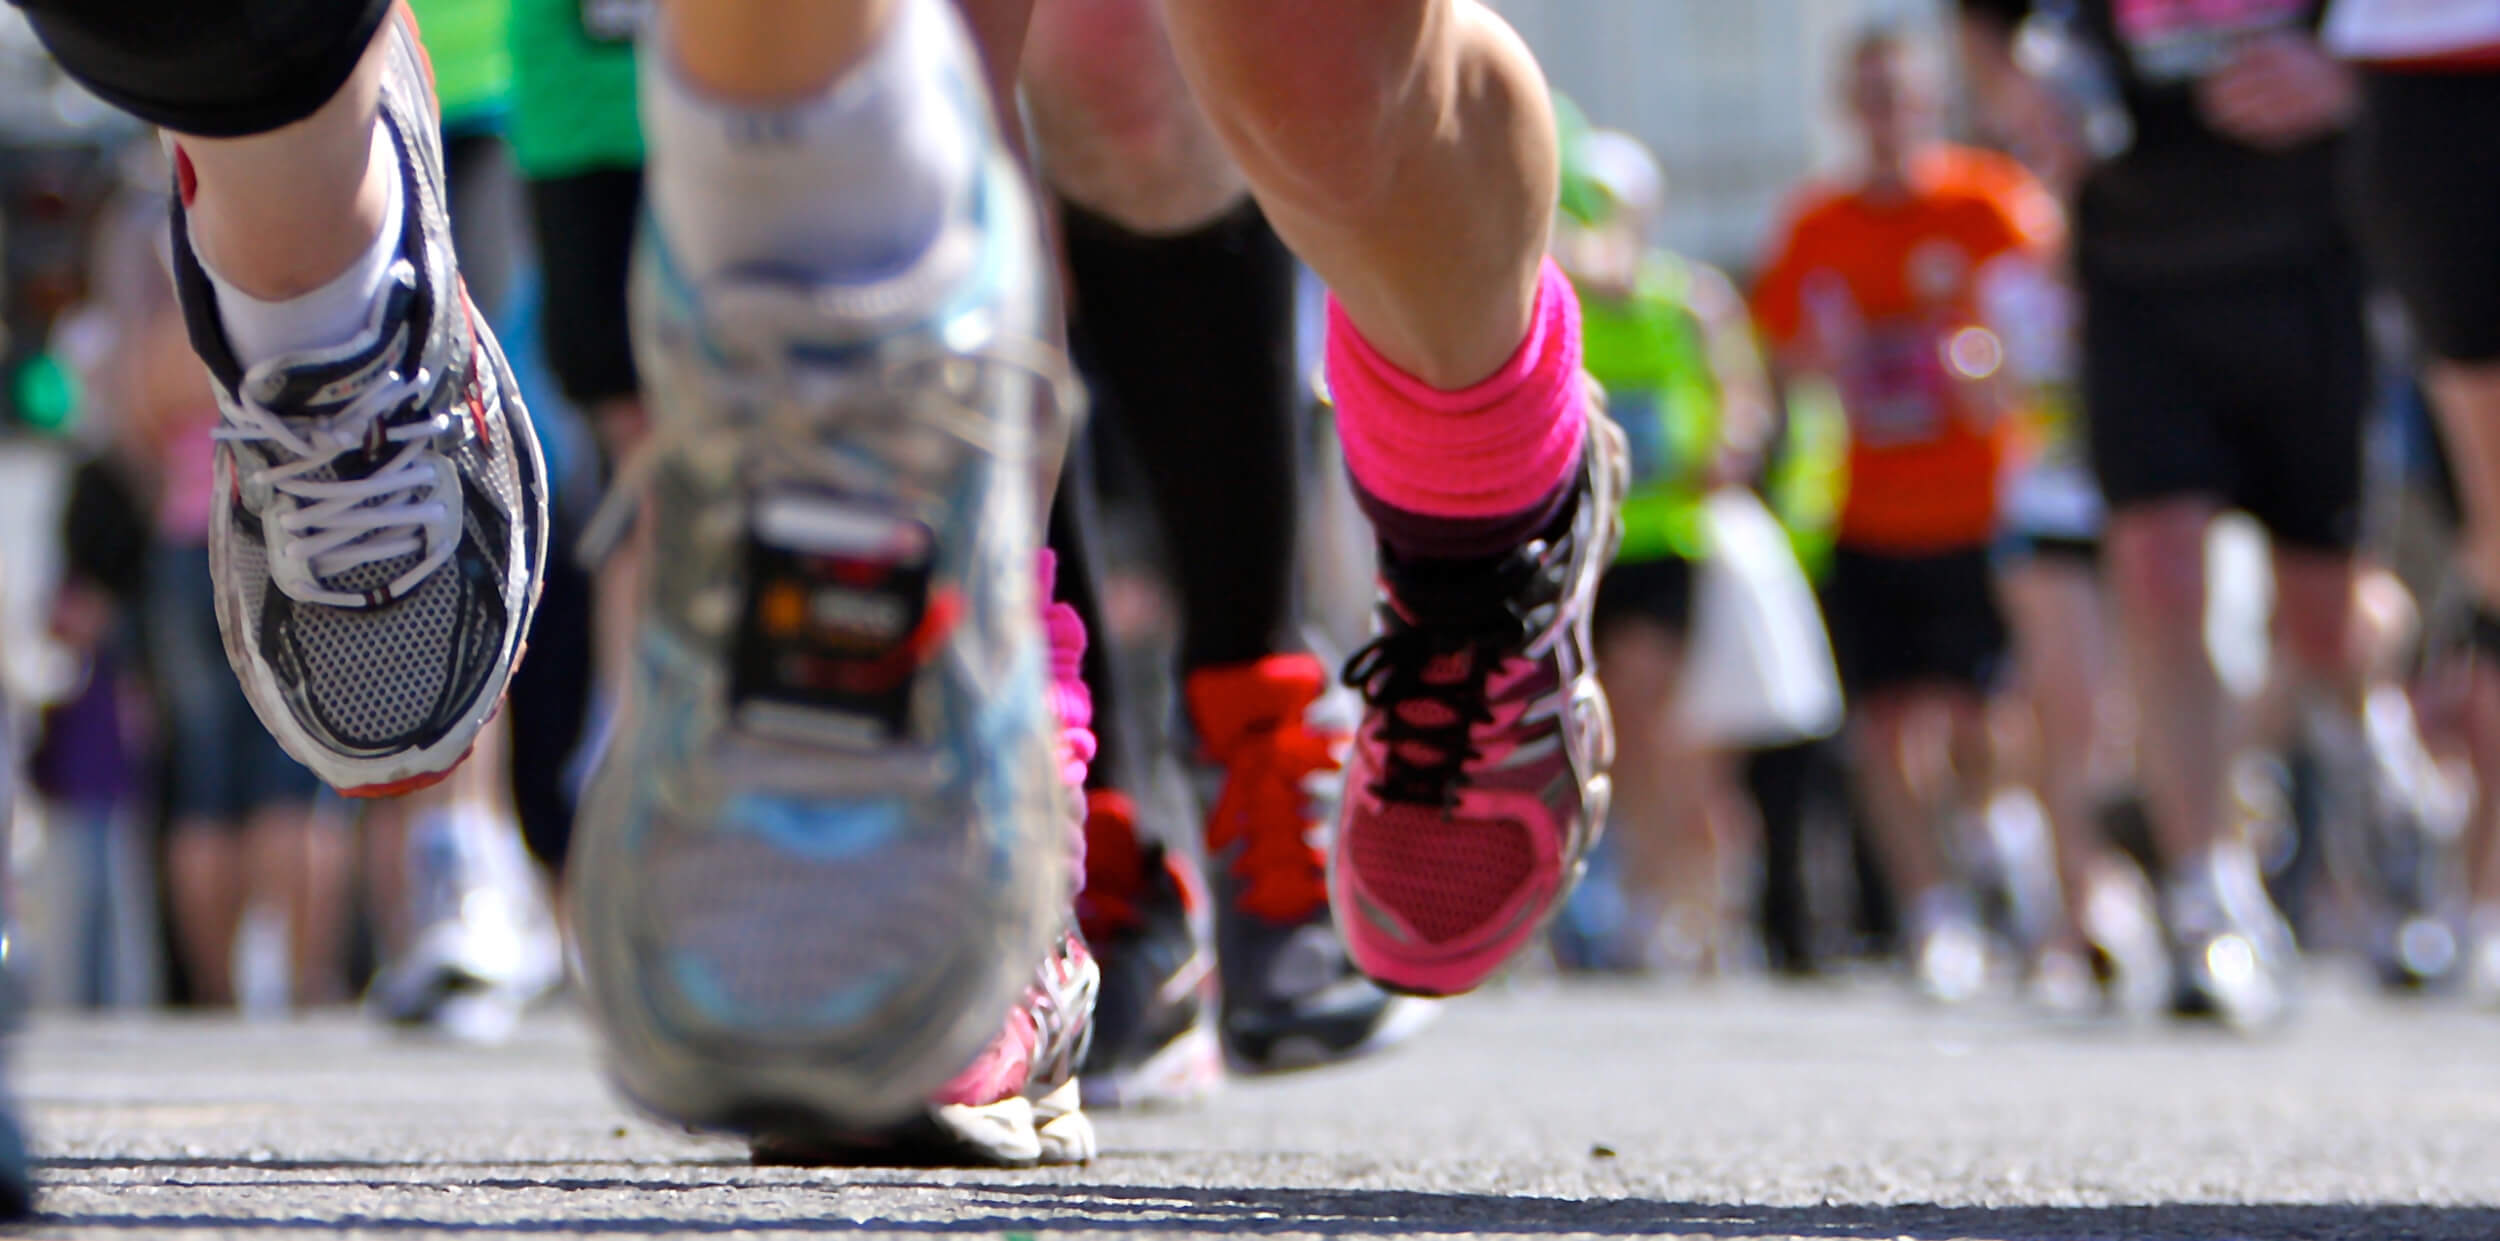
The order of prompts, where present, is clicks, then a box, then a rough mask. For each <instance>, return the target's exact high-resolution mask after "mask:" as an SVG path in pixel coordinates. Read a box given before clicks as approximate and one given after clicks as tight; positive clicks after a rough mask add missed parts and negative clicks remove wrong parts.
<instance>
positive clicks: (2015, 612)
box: [2004, 562, 2110, 948]
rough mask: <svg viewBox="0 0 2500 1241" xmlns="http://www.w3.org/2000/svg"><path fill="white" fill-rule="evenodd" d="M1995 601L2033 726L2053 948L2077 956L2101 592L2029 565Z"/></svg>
mask: <svg viewBox="0 0 2500 1241" xmlns="http://www.w3.org/2000/svg"><path fill="white" fill-rule="evenodd" d="M2004 595H2005V602H2006V612H2007V615H2008V617H2009V619H2011V620H2012V622H2013V629H2014V635H2015V646H2016V656H2017V659H2018V660H2019V662H2020V667H2021V677H2022V688H2023V692H2024V697H2025V702H2024V706H2025V707H2026V708H2027V710H2026V711H2025V714H2026V715H2027V716H2028V717H2029V719H2030V722H2031V724H2032V730H2031V731H2032V736H2033V738H2034V746H2035V751H2036V753H2035V757H2034V763H2033V772H2032V781H2033V784H2034V786H2035V788H2036V789H2037V790H2038V792H2039V794H2040V803H2041V807H2042V808H2043V809H2044V810H2046V811H2047V812H2048V820H2049V832H2050V834H2051V836H2052V838H2053V840H2054V844H2055V849H2056V856H2057V877H2058V890H2059V893H2060V894H2061V896H2062V897H2063V898H2064V899H2063V905H2064V912H2065V919H2064V923H2063V925H2062V927H2061V928H2060V930H2061V936H2062V938H2064V939H2065V940H2066V941H2067V942H2066V943H2065V944H2063V945H2061V946H2062V947H2065V948H2080V947H2082V944H2083V940H2084V932H2083V927H2082V924H2081V921H2080V920H2081V918H2082V917H2083V913H2084V910H2085V909H2086V908H2087V905H2088V902H2089V900H2090V896H2091V890H2092V881H2093V875H2094V873H2095V871H2096V870H2097V869H2098V868H2099V866H2100V864H2101V863H2100V859H2101V858H2102V856H2103V852H2104V850H2103V845H2102V841H2101V833H2100V827H2099V825H2098V824H2097V823H2096V822H2095V821H2094V818H2093V798H2094V795H2095V794H2096V793H2098V792H2099V790H2100V787H2101V781H2102V777H2103V772H2104V770H2105V765H2104V764H2103V762H2102V759H2103V757H2104V752H2103V746H2102V738H2101V721H2100V714H2101V712H2100V693H2101V685H2102V684H2103V682H2104V680H2105V679H2106V677H2107V675H2108V670H2109V663H2110V661H2109V652H2108V649H2107V646H2108V642H2107V638H2106V636H2105V634H2104V633H2103V630H2102V625H2101V596H2100V587H2099V583H2098V582H2097V581H2096V580H2095V579H2094V578H2093V576H2092V575H2091V574H2090V573H2088V572H2085V571H2082V570H2079V569H2072V568H2067V567H2065V566H2061V565H2056V564H2050V563H2044V562H2034V563H2031V564H2027V565H2024V566H2022V567H2021V568H2018V569H2016V570H2014V571H2013V572H2011V573H2010V574H2008V575H2007V576H2006V579H2005V582H2004Z"/></svg>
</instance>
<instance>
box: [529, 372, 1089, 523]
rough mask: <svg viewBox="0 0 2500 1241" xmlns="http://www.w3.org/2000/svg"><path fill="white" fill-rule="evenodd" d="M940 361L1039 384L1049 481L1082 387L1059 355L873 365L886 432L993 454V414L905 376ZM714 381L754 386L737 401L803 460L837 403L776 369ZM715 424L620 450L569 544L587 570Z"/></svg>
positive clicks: (667, 428) (690, 425)
mask: <svg viewBox="0 0 2500 1241" xmlns="http://www.w3.org/2000/svg"><path fill="white" fill-rule="evenodd" d="M950 366H973V367H992V368H1000V369H1005V370H1010V371H1018V372H1022V373H1024V374H1026V375H1029V376H1031V377H1032V378H1034V379H1035V380H1037V381H1039V382H1040V383H1041V384H1042V385H1044V386H1045V387H1046V388H1047V389H1048V390H1049V395H1048V396H1047V397H1046V398H1045V399H1043V400H1040V401H1037V402H1036V405H1037V406H1039V407H1040V408H1039V411H1038V413H1037V418H1036V422H1035V426H1034V428H1033V439H1032V441H1031V442H1032V444H1033V445H1034V447H1035V451H1036V454H1037V456H1038V454H1040V453H1043V452H1047V453H1050V454H1052V455H1051V456H1050V459H1049V460H1048V461H1046V462H1042V465H1043V467H1044V468H1043V470H1042V473H1043V474H1044V475H1045V476H1046V481H1055V480H1056V478H1057V476H1058V472H1059V460H1058V456H1057V454H1058V452H1059V451H1060V449H1061V448H1062V446H1063V441H1064V440H1065V438H1066V434H1067V432H1068V430H1069V428H1070V426H1071V425H1072V424H1074V423H1075V422H1077V421H1079V420H1081V419H1082V418H1083V417H1084V410H1085V387H1084V384H1083V382H1082V381H1081V380H1079V379H1078V378H1077V376H1076V371H1075V367H1074V366H1073V365H1071V364H1070V363H1069V361H1068V359H1067V355H1066V354H1065V353H1063V352H1062V351H1060V350H1059V349H1057V348H1055V347H1053V346H1051V345H1049V344H1046V343H1044V342H1041V341H1036V340H1024V339H1003V340H996V341H992V342H990V343H988V344H986V345H983V346H980V347H978V348H976V349H973V350H971V351H969V352H955V351H951V350H948V349H945V348H943V347H942V346H939V345H937V344H935V343H931V344H930V345H929V346H928V347H927V348H926V349H924V350H912V351H909V352H906V353H904V354H901V355H899V356H896V357H893V358H890V359H888V360H886V361H885V362H884V363H883V364H882V365H880V367H879V369H878V371H877V373H876V375H875V376H874V378H873V380H872V382H873V383H874V384H875V385H876V390H875V392H874V395H875V396H878V397H882V398H884V399H886V400H887V401H888V402H889V403H890V404H891V405H892V406H893V407H894V417H893V418H892V419H890V420H889V423H888V426H889V428H890V429H891V430H894V431H899V432H906V433H908V432H912V431H916V430H935V431H938V432H941V433H943V434H946V435H949V436H952V437H953V438H955V439H957V440H960V441H962V442H963V443H965V444H968V445H971V446H972V447H973V448H976V449H979V450H981V451H984V452H989V453H992V454H993V455H995V454H996V452H997V448H996V445H995V443H994V438H995V437H994V436H993V434H992V432H991V420H992V419H993V418H994V417H995V415H994V414H992V413H990V412H988V411H985V410H981V409H977V408H974V407H972V406H970V405H968V404H966V403H964V402H962V401H960V400H958V399H956V398H955V397H954V395H953V393H952V392H951V391H950V390H949V389H947V388H946V387H944V386H943V385H938V384H930V383H926V382H915V381H914V378H913V377H914V376H921V375H926V374H928V373H929V372H930V369H931V368H942V367H950ZM723 381H724V382H744V383H748V384H752V385H754V390H755V399H754V400H752V401H741V402H739V403H740V404H749V405H752V406H753V407H756V408H760V409H762V410H764V411H766V412H765V413H764V415H763V416H762V418H761V419H760V420H759V425H758V426H757V427H756V428H755V429H756V430H757V431H759V432H761V433H763V434H765V435H767V436H771V437H773V438H774V439H775V440H776V441H777V442H778V443H780V444H783V445H786V446H787V447H788V449H789V451H790V452H791V453H792V454H793V455H794V456H801V457H803V456H804V455H806V454H810V453H813V452H815V451H817V450H818V437H819V436H821V435H822V434H823V424H824V417H825V414H824V411H825V409H826V408H828V407H829V406H830V405H833V404H838V403H840V399H841V398H840V397H825V396H820V395H819V394H818V393H817V392H816V391H815V385H810V384H806V383H803V382H802V381H801V380H800V379H799V377H798V376H797V375H795V374H794V373H792V372H790V371H786V370H785V371H777V372H774V373H771V374H768V375H762V376H754V377H747V378H744V379H743V380H741V379H734V378H731V377H726V376H724V377H723ZM856 395H857V394H856V393H855V394H854V396H855V397H856ZM932 397H935V398H937V399H930V398H932ZM720 430H721V428H720V427H718V426H717V425H713V424H707V423H705V422H704V421H703V420H701V419H695V418H676V419H657V420H655V421H654V425H653V427H652V429H651V432H650V434H649V435H648V436H647V437H646V438H645V439H644V440H643V442H642V443H640V444H638V445H636V446H635V447H634V448H633V449H632V450H631V451H630V452H628V453H627V454H626V456H625V459H624V461H623V462H622V463H620V465H619V467H618V469H617V472H616V477H615V478H614V479H613V480H612V481H610V483H609V484H608V490H607V494H606V495H604V496H602V497H600V500H599V507H598V508H597V510H595V511H594V512H593V513H592V514H591V518H590V521H589V523H588V525H587V526H586V527H585V528H584V530H583V533H582V536H581V538H580V540H579V541H578V543H577V544H576V545H575V553H576V555H577V557H578V558H579V559H580V561H581V563H582V564H583V565H585V566H588V567H592V568H596V567H597V566H598V565H599V564H600V563H601V562H602V561H604V560H606V559H607V557H608V554H609V553H610V552H612V551H614V550H615V549H616V545H617V543H618V542H620V541H621V540H622V539H623V538H624V536H625V533H626V531H628V530H629V529H631V528H632V526H633V520H634V516H635V514H636V513H638V512H639V511H640V510H641V506H642V499H643V494H644V492H645V491H646V490H647V489H648V487H649V486H650V483H651V478H652V476H653V475H654V474H655V473H656V472H657V471H658V469H659V466H660V465H661V463H662V462H664V461H666V460H667V459H668V456H669V454H670V453H672V452H673V451H676V450H678V449H680V448H682V447H684V446H685V445H686V444H688V443H690V442H692V441H695V440H699V439H701V438H703V437H706V436H710V435H715V434H718V433H719V432H720ZM1052 490H1053V489H1052V488H1051V487H1049V486H1043V487H1041V488H1040V489H1039V492H1038V495H1039V496H1040V499H1041V502H1042V503H1043V504H1045V505H1047V504H1048V503H1049V499H1050V496H1051V493H1052Z"/></svg>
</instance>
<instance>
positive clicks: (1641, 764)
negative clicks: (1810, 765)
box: [1597, 620, 1732, 964]
mask: <svg viewBox="0 0 2500 1241" xmlns="http://www.w3.org/2000/svg"><path fill="white" fill-rule="evenodd" d="M1597 658H1598V679H1599V681H1600V683H1601V684H1603V685H1604V687H1605V690H1606V696H1607V698H1608V699H1609V700H1611V701H1613V702H1615V703H1619V704H1622V705H1621V706H1620V707H1619V708H1618V710H1617V712H1616V715H1615V747H1616V752H1617V753H1619V754H1621V755H1624V756H1626V757H1627V758H1628V759H1629V760H1630V761H1629V762H1625V763H1623V764H1621V765H1619V766H1618V767H1617V768H1616V779H1615V800H1614V810H1613V821H1614V824H1615V830H1616V832H1617V833H1618V834H1617V836H1616V841H1617V844H1618V847H1619V848H1620V849H1621V850H1622V856H1623V877H1624V886H1625V888H1626V889H1628V895H1630V896H1631V897H1632V899H1633V902H1634V904H1635V906H1636V907H1637V908H1640V909H1642V910H1643V911H1644V912H1645V913H1651V914H1659V915H1662V916H1664V917H1665V918H1666V919H1667V921H1668V922H1669V923H1670V924H1672V925H1675V926H1677V927H1678V928H1680V929H1681V930H1682V931H1684V932H1685V933H1686V934H1685V938H1686V940H1687V941H1688V942H1686V943H1684V944H1682V945H1680V946H1682V947H1685V948H1688V949H1690V950H1692V951H1693V952H1695V953H1696V954H1697V958H1696V960H1695V962H1694V963H1695V964H1706V962H1707V959H1708V957H1709V955H1710V953H1711V951H1712V949H1713V948H1714V946H1715V943H1716V940H1717V938H1718V932H1719V930H1720V929H1721V926H1722V925H1723V923H1724V917H1725V913H1726V911H1725V908H1724V904H1725V900H1724V896H1725V882H1724V880H1725V875H1724V874H1723V870H1724V867H1725V855H1724V848H1725V846H1726V844H1727V843H1728V842H1727V841H1726V840H1725V839H1723V835H1724V834H1726V833H1727V832H1728V831H1729V827H1728V824H1727V823H1726V822H1725V820H1726V819H1728V818H1729V817H1730V815H1729V814H1728V810H1729V806H1728V803H1729V802H1730V801H1731V800H1732V799H1731V798H1729V797H1728V796H1727V795H1726V793H1727V786H1726V780H1727V779H1728V776H1727V764H1726V763H1725V762H1724V761H1723V760H1722V759H1721V756H1719V755H1717V754H1715V753H1712V752H1710V751H1709V750H1707V749H1705V748H1703V747H1702V746H1701V745H1699V744H1698V743H1697V740H1696V739H1695V738H1694V737H1693V736H1692V735H1691V734H1690V733H1689V732H1688V731H1687V730H1686V729H1685V728H1684V727H1683V726H1682V723H1681V721H1679V720H1678V719H1677V717H1676V694H1677V685H1678V678H1679V676H1680V674H1681V672H1682V668H1681V664H1682V661H1683V651H1682V643H1681V642H1680V641H1679V639H1678V638H1677V637H1676V635H1675V634H1673V633H1672V632H1670V631H1668V630H1667V629H1666V628H1665V627H1663V626H1660V625H1655V624H1648V623H1643V622H1638V621H1623V620H1619V621H1615V622H1613V624H1612V625H1611V627H1610V629H1609V632H1608V633H1607V635H1606V637H1605V638H1604V639H1603V640H1602V641H1600V643H1599V644H1598V656H1597Z"/></svg>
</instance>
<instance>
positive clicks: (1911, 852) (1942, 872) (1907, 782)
mask: <svg viewBox="0 0 2500 1241" xmlns="http://www.w3.org/2000/svg"><path fill="white" fill-rule="evenodd" d="M1930 705H1931V703H1930V702H1929V701H1926V700H1925V696H1924V695H1921V694H1918V693H1915V692H1909V691H1898V690H1896V691H1888V692H1884V693H1879V694H1876V695H1874V696H1872V697H1870V698H1868V699H1866V700H1865V701H1862V702H1861V703H1859V705H1858V719H1857V721H1856V722H1855V723H1854V724H1853V725H1852V726H1851V735H1852V738H1853V748H1854V750H1855V751H1856V753H1857V758H1858V778H1859V780H1860V781H1862V782H1863V783H1862V784H1861V786H1860V787H1861V788H1862V789H1863V790H1864V794H1865V797H1866V809H1867V814H1868V816H1869V817H1870V818H1872V819H1873V820H1874V823H1873V824H1872V826H1873V827H1874V829H1875V844H1876V852H1877V854H1878V855H1879V856H1881V857H1882V858H1883V862H1884V871H1885V873H1886V874H1887V875H1889V876H1890V877H1891V879H1892V887H1893V891H1894V892H1895V893H1896V894H1897V895H1898V896H1899V897H1900V899H1901V901H1902V904H1903V907H1904V908H1907V907H1909V906H1911V905H1914V904H1915V903H1916V902H1917V901H1918V899H1919V898H1920V897H1921V896H1923V895H1925V894H1926V893H1928V892H1930V891H1933V890H1935V889H1936V888H1938V887H1940V886H1942V885H1943V884H1944V883H1945V882H1946V879H1947V876H1948V874H1949V871H1950V868H1949V867H1948V865H1947V863H1946V860H1945V852H1944V846H1943V842H1942V841H1941V840H1939V839H1938V837H1937V832H1936V816H1935V805H1934V803H1933V802H1932V801H1931V800H1930V797H1929V795H1928V793H1929V790H1927V789H1923V788H1922V787H1921V786H1922V785H1923V784H1930V783H1931V782H1932V781H1933V779H1934V778H1935V774H1936V773H1935V772H1934V771H1933V770H1932V768H1933V767H1934V766H1936V764H1934V763H1932V762H1922V761H1921V760H1922V759H1932V758H1933V757H1934V756H1933V755H1932V753H1925V752H1924V751H1926V750H1927V747H1928V744H1929V743H1931V742H1932V741H1933V736H1932V728H1931V727H1929V726H1930V725H1931V724H1932V722H1933V721H1931V720H1928V719H1925V718H1922V717H1924V716H1926V715H1927V714H1928V713H1929V712H1928V710H1927V708H1928V707H1929V706H1930ZM1922 768H1927V769H1930V770H1921V769H1922Z"/></svg>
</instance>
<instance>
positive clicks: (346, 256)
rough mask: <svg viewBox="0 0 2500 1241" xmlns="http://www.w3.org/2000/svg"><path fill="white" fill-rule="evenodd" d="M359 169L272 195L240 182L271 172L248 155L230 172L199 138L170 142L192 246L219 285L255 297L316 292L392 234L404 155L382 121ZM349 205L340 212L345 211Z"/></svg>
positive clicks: (271, 299)
mask: <svg viewBox="0 0 2500 1241" xmlns="http://www.w3.org/2000/svg"><path fill="white" fill-rule="evenodd" d="M367 132H368V133H369V135H370V138H369V140H368V144H367V145H366V147H365V148H364V160H363V166H362V167H361V168H360V169H358V170H356V171H355V172H353V173H352V174H349V175H345V176H342V177H340V178H338V179H337V180H336V181H335V183H334V184H331V185H328V186H324V185H321V184H318V183H317V182H316V183H313V184H303V183H300V182H290V184H291V185H293V186H294V189H295V192H294V193H292V194H291V195H289V196H288V197H286V198H285V199H283V200H273V199H268V198H265V197H263V196H262V195H259V194H257V193H247V192H246V191H245V190H244V188H243V187H245V186H247V185H251V184H253V182H254V181H255V180H256V179H258V178H262V177H265V176H267V175H268V172H269V170H267V169H255V168H253V167H251V166H249V165H248V164H245V163H244V162H243V161H233V163H234V164H235V165H236V166H234V167H233V168H231V170H227V169H221V168H219V167H218V164H219V163H221V162H223V161H219V160H217V159H216V158H214V157H210V158H209V159H207V160H206V161H205V162H207V163H208V164H209V165H210V170H209V171H208V172H207V173H203V171H202V169H201V164H202V162H203V160H202V159H200V158H197V155H201V154H205V153H206V152H207V151H209V150H211V149H213V148H212V147H210V146H208V145H206V144H202V145H201V146H200V147H199V148H197V151H196V152H195V149H194V148H193V147H191V146H183V145H178V146H176V147H175V148H174V167H175V178H176V181H177V188H178V189H179V190H180V192H181V195H182V199H183V208H184V209H183V217H184V219H185V221H186V222H187V224H188V228H189V236H190V241H191V248H192V251H193V253H195V254H197V255H198V256H199V259H200V262H201V264H202V265H203V266H205V267H207V268H208V269H209V270H210V271H213V272H215V273H216V274H217V276H218V279H219V282H220V283H221V284H222V285H224V286H226V287H229V288H232V289H234V290H236V291H238V292H241V293H243V294H245V295H248V296H250V297H253V298H256V299H259V300H262V301H267V302H282V301H286V300H290V299H293V298H297V297H302V296H304V295H306V294H308V293H312V292H315V291H316V290H319V289H322V288H324V287H325V286H328V285H330V284H332V283H334V282H336V281H337V280H338V279H339V278H340V276H341V275H342V274H343V273H347V272H350V271H352V270H353V269H355V268H356V267H357V266H358V265H359V264H360V263H362V262H363V261H365V259H366V256H367V255H369V254H370V253H371V251H372V250H373V248H374V247H375V246H376V245H377V244H379V243H380V241H381V239H382V238H383V237H384V234H385V233H387V232H388V231H389V226H390V221H391V220H393V219H395V218H397V217H398V215H399V213H400V209H401V199H402V195H403V192H404V191H403V187H402V184H401V181H400V167H399V152H398V148H397V146H396V144H395V143H394V142H393V141H392V139H391V136H390V131H389V129H388V128H387V127H386V126H385V125H384V123H383V122H382V121H381V120H380V119H379V118H376V119H375V120H374V121H373V122H372V124H371V127H370V128H369V130H368V131H367ZM342 206H343V209H342Z"/></svg>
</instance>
